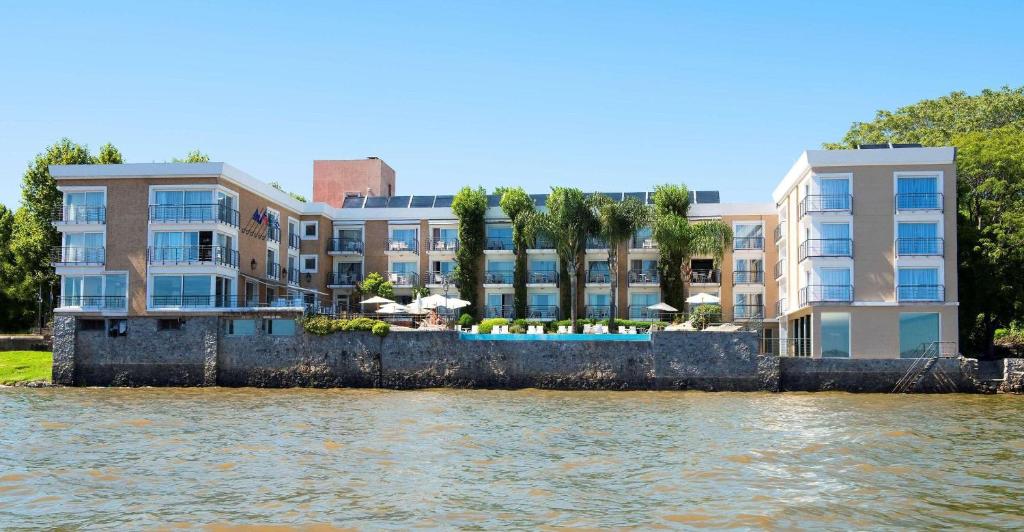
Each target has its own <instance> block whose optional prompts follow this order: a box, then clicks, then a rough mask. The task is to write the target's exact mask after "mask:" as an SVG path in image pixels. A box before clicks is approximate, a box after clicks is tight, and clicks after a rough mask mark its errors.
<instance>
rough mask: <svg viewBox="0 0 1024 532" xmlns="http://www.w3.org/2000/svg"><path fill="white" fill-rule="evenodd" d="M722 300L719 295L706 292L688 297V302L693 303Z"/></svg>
mask: <svg viewBox="0 0 1024 532" xmlns="http://www.w3.org/2000/svg"><path fill="white" fill-rule="evenodd" d="M720 301H721V299H719V298H718V296H713V295H711V294H708V293H705V292H701V293H699V294H694V295H692V296H690V297H688V298H686V302H687V303H690V304H693V305H707V304H710V303H718V302H720Z"/></svg>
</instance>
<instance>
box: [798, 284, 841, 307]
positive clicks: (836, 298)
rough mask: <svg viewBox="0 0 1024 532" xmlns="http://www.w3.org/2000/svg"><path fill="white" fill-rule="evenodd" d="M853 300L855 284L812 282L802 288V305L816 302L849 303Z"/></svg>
mask: <svg viewBox="0 0 1024 532" xmlns="http://www.w3.org/2000/svg"><path fill="white" fill-rule="evenodd" d="M851 301H853V285H850V284H812V285H809V286H805V287H803V288H801V289H800V306H801V307H802V306H804V305H813V304H815V303H849V302H851Z"/></svg>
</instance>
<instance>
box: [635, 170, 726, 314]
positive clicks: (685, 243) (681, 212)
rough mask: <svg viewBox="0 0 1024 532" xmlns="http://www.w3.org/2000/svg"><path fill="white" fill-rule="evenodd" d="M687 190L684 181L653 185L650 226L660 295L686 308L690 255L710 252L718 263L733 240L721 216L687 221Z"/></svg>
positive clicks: (673, 303) (688, 209)
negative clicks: (656, 249) (655, 249)
mask: <svg viewBox="0 0 1024 532" xmlns="http://www.w3.org/2000/svg"><path fill="white" fill-rule="evenodd" d="M689 211H690V192H689V190H687V188H686V186H685V185H659V186H656V187H654V213H653V218H654V219H653V222H654V223H653V224H652V226H653V230H654V240H655V241H657V243H658V252H659V258H658V274H659V275H660V276H661V294H662V299H663V300H664V301H665V302H666V303H668V304H669V305H671V306H673V307H675V308H677V309H680V310H682V309H684V308H686V307H685V305H686V291H685V290H686V289H685V286H686V285H685V280H686V277H687V275H688V274H689V272H690V258H691V257H693V256H694V255H710V256H711V257H713V258H714V259H715V262H716V263H720V262H721V260H722V256H723V255H724V254H725V249H726V248H727V247H728V246H729V245H731V244H732V228H730V227H729V225H728V224H726V223H723V222H722V221H721V220H707V221H701V222H696V223H690V221H689V219H688V218H687V214H688V213H689Z"/></svg>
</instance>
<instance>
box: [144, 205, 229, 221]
mask: <svg viewBox="0 0 1024 532" xmlns="http://www.w3.org/2000/svg"><path fill="white" fill-rule="evenodd" d="M149 221H150V222H163V223H197V222H220V223H224V224H228V225H230V226H232V227H238V211H237V210H235V209H232V208H230V207H228V206H226V205H221V204H219V203H210V204H195V205H177V204H161V205H150V206H149Z"/></svg>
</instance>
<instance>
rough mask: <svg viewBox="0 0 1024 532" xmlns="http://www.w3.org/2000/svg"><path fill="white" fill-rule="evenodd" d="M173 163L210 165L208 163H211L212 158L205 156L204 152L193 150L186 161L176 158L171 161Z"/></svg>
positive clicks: (186, 156)
mask: <svg viewBox="0 0 1024 532" xmlns="http://www.w3.org/2000/svg"><path fill="white" fill-rule="evenodd" d="M171 162H172V163H208V162H210V156H209V155H207V154H205V153H203V152H201V151H199V150H192V151H190V152H188V153H186V154H185V158H184V159H179V158H177V157H175V158H173V159H171Z"/></svg>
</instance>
